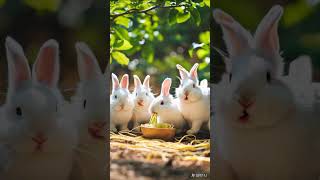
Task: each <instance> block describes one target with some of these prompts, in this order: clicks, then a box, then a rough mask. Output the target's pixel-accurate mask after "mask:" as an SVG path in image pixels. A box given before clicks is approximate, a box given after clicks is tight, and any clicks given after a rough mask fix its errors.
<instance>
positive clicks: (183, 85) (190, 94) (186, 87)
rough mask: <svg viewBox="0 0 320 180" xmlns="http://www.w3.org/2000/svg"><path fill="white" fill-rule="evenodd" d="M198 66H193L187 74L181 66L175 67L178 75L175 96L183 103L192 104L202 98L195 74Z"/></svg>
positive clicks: (196, 74)
mask: <svg viewBox="0 0 320 180" xmlns="http://www.w3.org/2000/svg"><path fill="white" fill-rule="evenodd" d="M198 66H199V64H197V63H196V64H194V65H193V67H192V68H191V70H190V72H188V71H187V70H186V69H184V68H183V67H182V66H180V65H177V68H178V70H179V73H180V86H179V88H177V89H176V94H177V97H178V98H179V99H180V101H181V102H183V103H193V102H196V101H198V100H200V99H201V98H202V91H201V88H200V86H199V80H198V73H197V68H198Z"/></svg>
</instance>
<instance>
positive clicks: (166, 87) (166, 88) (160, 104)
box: [149, 78, 174, 114]
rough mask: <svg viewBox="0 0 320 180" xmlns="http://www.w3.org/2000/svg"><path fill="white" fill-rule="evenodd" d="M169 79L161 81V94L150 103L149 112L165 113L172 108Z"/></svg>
mask: <svg viewBox="0 0 320 180" xmlns="http://www.w3.org/2000/svg"><path fill="white" fill-rule="evenodd" d="M170 87H171V79H170V78H166V79H165V80H164V81H163V82H162V86H161V94H160V95H159V96H158V97H157V98H156V99H155V100H154V101H153V102H152V103H151V105H150V109H149V112H150V113H151V114H152V113H157V114H165V113H166V112H168V111H170V110H172V106H173V103H174V102H173V97H172V95H171V94H170Z"/></svg>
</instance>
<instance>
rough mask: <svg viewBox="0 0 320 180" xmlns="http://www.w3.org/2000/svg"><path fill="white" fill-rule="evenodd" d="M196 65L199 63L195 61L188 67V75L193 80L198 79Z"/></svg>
mask: <svg viewBox="0 0 320 180" xmlns="http://www.w3.org/2000/svg"><path fill="white" fill-rule="evenodd" d="M198 67H199V64H198V63H195V64H194V65H193V66H192V68H191V69H190V77H191V79H193V80H198V72H197V71H198Z"/></svg>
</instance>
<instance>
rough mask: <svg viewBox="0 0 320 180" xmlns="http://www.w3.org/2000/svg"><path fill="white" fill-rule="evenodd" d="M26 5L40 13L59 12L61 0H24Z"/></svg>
mask: <svg viewBox="0 0 320 180" xmlns="http://www.w3.org/2000/svg"><path fill="white" fill-rule="evenodd" d="M24 3H25V4H26V5H28V6H30V7H32V8H33V9H35V10H38V11H51V12H54V11H57V10H58V8H59V5H60V3H61V0H45V1H39V0H24Z"/></svg>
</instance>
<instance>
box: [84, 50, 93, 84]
mask: <svg viewBox="0 0 320 180" xmlns="http://www.w3.org/2000/svg"><path fill="white" fill-rule="evenodd" d="M83 61H84V75H85V78H86V79H89V78H90V77H92V76H93V75H94V62H93V59H92V58H91V57H90V56H88V55H87V54H83Z"/></svg>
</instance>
